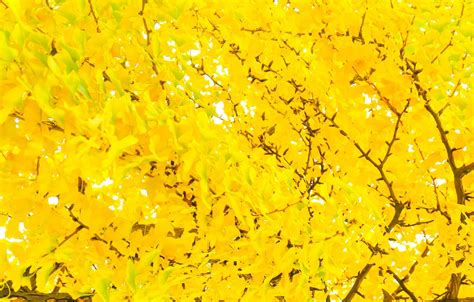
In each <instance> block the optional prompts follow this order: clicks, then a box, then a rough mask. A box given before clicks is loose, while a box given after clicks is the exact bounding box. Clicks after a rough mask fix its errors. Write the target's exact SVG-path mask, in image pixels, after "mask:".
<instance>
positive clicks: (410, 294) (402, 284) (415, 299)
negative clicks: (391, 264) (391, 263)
mask: <svg viewBox="0 0 474 302" xmlns="http://www.w3.org/2000/svg"><path fill="white" fill-rule="evenodd" d="M387 272H388V273H389V274H391V275H392V276H393V278H395V280H397V283H398V284H399V285H400V287H401V288H402V289H403V291H404V292H405V293H407V295H408V296H409V297H410V298H411V300H412V301H413V302H416V301H418V299H417V298H416V297H415V294H413V292H412V291H411V290H409V289H408V288H407V287H406V285H405V282H404V281H403V280H402V279H400V277H398V276H397V274H395V273H394V272H393V271H392V270H390V269H389V270H387Z"/></svg>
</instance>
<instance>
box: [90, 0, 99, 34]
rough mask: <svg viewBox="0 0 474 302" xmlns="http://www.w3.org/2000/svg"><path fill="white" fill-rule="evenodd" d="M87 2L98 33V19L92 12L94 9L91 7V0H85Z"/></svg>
mask: <svg viewBox="0 0 474 302" xmlns="http://www.w3.org/2000/svg"><path fill="white" fill-rule="evenodd" d="M87 2H88V3H89V9H90V14H92V17H93V18H94V22H95V25H96V27H97V32H98V33H100V28H99V18H97V15H96V14H95V12H94V7H93V6H92V0H87Z"/></svg>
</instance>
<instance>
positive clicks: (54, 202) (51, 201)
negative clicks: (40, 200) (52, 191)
mask: <svg viewBox="0 0 474 302" xmlns="http://www.w3.org/2000/svg"><path fill="white" fill-rule="evenodd" d="M48 203H49V204H50V205H54V206H55V205H57V204H58V203H59V198H58V197H57V196H50V197H48Z"/></svg>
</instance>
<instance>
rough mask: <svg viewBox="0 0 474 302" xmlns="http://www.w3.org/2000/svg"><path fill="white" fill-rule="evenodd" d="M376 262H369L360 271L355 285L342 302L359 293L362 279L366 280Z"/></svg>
mask: <svg viewBox="0 0 474 302" xmlns="http://www.w3.org/2000/svg"><path fill="white" fill-rule="evenodd" d="M374 265H375V264H374V263H367V264H366V265H365V266H364V268H363V269H362V270H361V271H360V272H359V274H358V275H357V278H356V280H355V282H354V285H353V286H352V288H351V290H350V291H349V293H347V296H346V297H345V298H344V299H342V302H350V301H352V299H353V298H354V296H355V295H356V294H357V292H358V291H359V287H360V285H361V284H362V281H364V279H365V277H366V276H367V274H368V273H369V272H370V269H371V268H372V267H373V266H374Z"/></svg>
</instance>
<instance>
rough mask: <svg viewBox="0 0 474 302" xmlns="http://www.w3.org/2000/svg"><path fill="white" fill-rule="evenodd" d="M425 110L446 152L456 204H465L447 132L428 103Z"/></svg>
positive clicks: (458, 171) (460, 180)
mask: <svg viewBox="0 0 474 302" xmlns="http://www.w3.org/2000/svg"><path fill="white" fill-rule="evenodd" d="M425 108H426V110H427V111H428V112H429V113H430V115H431V116H432V117H433V119H434V121H435V123H436V128H437V129H438V132H439V135H440V137H441V142H442V143H443V146H444V149H445V150H446V154H447V156H448V164H449V167H450V168H451V171H452V173H453V177H454V188H455V189H456V197H457V203H458V204H465V195H464V188H463V184H462V178H461V176H460V174H461V173H460V170H459V169H458V168H457V167H456V163H455V161H454V156H453V153H454V149H453V148H451V146H450V145H449V141H448V137H447V135H446V134H447V131H445V130H444V128H443V124H442V123H441V119H440V117H439V115H438V114H437V113H436V112H435V111H434V110H433V108H432V107H431V105H430V104H429V102H426V103H425Z"/></svg>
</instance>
